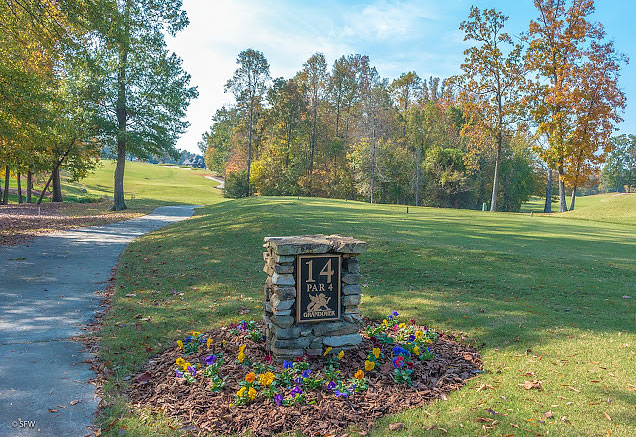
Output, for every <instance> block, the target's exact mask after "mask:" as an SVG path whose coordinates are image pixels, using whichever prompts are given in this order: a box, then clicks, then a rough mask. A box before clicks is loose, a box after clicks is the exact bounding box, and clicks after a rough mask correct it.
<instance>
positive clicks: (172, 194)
mask: <svg viewBox="0 0 636 437" xmlns="http://www.w3.org/2000/svg"><path fill="white" fill-rule="evenodd" d="M114 175H115V161H111V160H102V161H100V163H99V164H98V166H97V168H96V169H95V170H94V171H93V172H91V173H90V174H89V175H88V176H87V177H86V178H84V179H82V180H81V181H78V182H70V181H69V178H68V176H67V175H66V174H65V173H62V195H63V197H64V200H65V202H69V203H84V202H97V201H100V200H102V199H103V198H108V199H110V200H111V201H112V198H113V178H114ZM212 175H214V173H212V172H210V171H209V170H206V169H198V168H189V167H179V166H175V165H155V164H147V163H144V162H131V161H126V168H125V173H124V193H125V199H126V205H127V206H128V208H129V209H130V210H132V211H138V212H144V213H145V212H150V211H152V210H153V209H154V208H156V207H158V206H162V205H177V204H196V205H209V204H212V203H216V202H218V201H219V200H221V196H222V192H221V190H218V189H216V186H217V185H218V183H217V182H215V181H213V180H210V179H207V178H206V177H205V176H212ZM22 182H23V184H22V189H23V195H24V196H26V179H23V181H22ZM9 186H10V187H11V188H16V187H17V183H16V180H15V178H12V179H11V180H10V184H9ZM35 188H36V189H41V188H43V185H42V186H40V185H36V186H35ZM17 200H18V198H17V196H16V195H13V194H12V195H11V196H10V197H9V201H10V202H11V203H16V202H17ZM36 200H37V196H36V197H35V199H34V202H35V201H36ZM45 200H47V199H45ZM98 209H99V210H100V211H101V210H103V211H102V212H104V213H107V209H108V206H107V205H100V206H99V207H98ZM76 213H77V211H76V210H75V209H73V210H72V211H71V212H70V214H71V215H73V214H76Z"/></svg>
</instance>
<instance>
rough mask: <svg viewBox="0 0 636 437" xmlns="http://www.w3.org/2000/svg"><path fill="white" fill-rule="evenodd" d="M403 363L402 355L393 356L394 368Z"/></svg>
mask: <svg viewBox="0 0 636 437" xmlns="http://www.w3.org/2000/svg"><path fill="white" fill-rule="evenodd" d="M403 365H404V357H402V356H398V357H395V358H393V367H395V368H396V369H399V368H400V367H402V366H403Z"/></svg>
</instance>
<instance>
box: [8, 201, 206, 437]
mask: <svg viewBox="0 0 636 437" xmlns="http://www.w3.org/2000/svg"><path fill="white" fill-rule="evenodd" d="M194 208H195V206H163V207H160V208H157V209H155V211H154V212H153V213H152V214H149V215H146V216H143V217H140V218H138V219H133V220H127V221H124V222H119V223H112V224H109V225H105V226H91V227H85V228H79V229H74V230H70V231H64V232H58V233H53V234H49V235H46V236H43V237H37V238H35V239H33V240H31V241H30V242H29V243H27V244H25V245H20V246H13V247H0V435H1V436H7V435H8V436H14V435H17V436H24V435H39V436H84V435H87V434H90V430H89V429H88V428H87V426H90V425H91V424H92V421H93V417H94V412H95V410H96V408H97V403H98V399H96V398H95V395H94V386H93V385H92V384H90V383H88V382H87V381H88V380H89V379H90V378H92V377H94V376H95V375H94V374H93V372H92V371H91V370H90V369H89V364H87V363H83V362H82V361H83V360H86V359H89V358H91V356H90V354H88V353H87V352H86V351H85V350H84V349H83V347H82V345H81V344H80V343H77V342H74V341H70V340H68V339H69V338H70V337H73V336H76V335H79V334H81V333H82V331H81V327H82V326H83V325H86V324H87V323H88V322H90V321H91V320H92V319H93V316H94V314H95V311H96V310H97V309H98V306H99V297H98V295H97V294H96V293H95V292H96V291H98V290H102V289H103V288H104V287H105V285H106V281H108V279H109V277H110V273H111V269H112V268H113V266H114V265H115V264H116V263H117V260H118V259H119V255H120V254H121V253H122V251H123V250H124V248H125V247H126V244H128V243H129V242H130V241H132V240H134V239H135V238H136V237H138V236H140V235H143V234H145V233H147V232H150V231H153V230H155V229H158V228H160V227H162V226H166V225H168V224H171V223H174V222H176V221H180V220H184V219H187V218H188V217H190V216H192V214H193V212H194ZM78 400H79V402H77V401H78ZM71 403H73V404H74V405H71ZM49 409H51V410H57V411H54V412H51V411H50V410H49Z"/></svg>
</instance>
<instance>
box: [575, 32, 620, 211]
mask: <svg viewBox="0 0 636 437" xmlns="http://www.w3.org/2000/svg"><path fill="white" fill-rule="evenodd" d="M598 32H601V33H603V30H602V28H599V29H598ZM597 38H598V39H600V38H602V35H597ZM586 54H587V57H588V61H587V62H585V63H584V64H583V65H581V66H580V68H579V72H578V77H579V82H578V86H577V88H576V89H575V90H573V95H574V99H573V107H574V111H575V114H574V116H575V121H574V130H573V138H572V154H571V155H570V156H569V157H568V159H567V160H566V171H565V178H564V179H565V182H566V183H567V184H568V185H569V186H570V187H572V198H571V202H570V210H573V209H574V202H575V200H576V192H577V188H578V187H580V186H582V185H583V184H585V183H587V182H588V181H589V180H590V178H591V177H592V176H593V175H594V174H596V173H597V170H598V168H599V166H600V164H602V163H603V162H604V161H605V158H606V155H607V153H608V152H609V151H610V150H611V149H612V146H613V143H612V142H611V141H610V137H611V135H612V133H613V131H614V126H615V125H616V124H617V123H619V122H620V121H622V119H621V117H620V116H619V110H622V109H624V108H625V95H624V93H623V92H622V91H621V90H620V89H619V88H618V75H619V71H620V64H621V63H622V62H624V56H622V55H620V54H617V53H616V52H615V50H614V46H613V43H611V42H609V43H605V44H600V43H598V42H592V43H591V45H590V47H589V49H588V50H586Z"/></svg>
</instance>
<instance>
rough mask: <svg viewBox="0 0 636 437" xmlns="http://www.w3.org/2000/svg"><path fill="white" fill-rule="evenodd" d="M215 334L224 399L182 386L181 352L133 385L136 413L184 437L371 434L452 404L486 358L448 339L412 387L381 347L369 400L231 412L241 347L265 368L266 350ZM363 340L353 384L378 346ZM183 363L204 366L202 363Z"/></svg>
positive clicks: (327, 393)
mask: <svg viewBox="0 0 636 437" xmlns="http://www.w3.org/2000/svg"><path fill="white" fill-rule="evenodd" d="M365 323H367V322H366V321H365ZM208 334H209V335H210V336H211V337H212V338H213V339H214V345H215V346H214V352H215V353H218V352H223V355H224V356H225V363H224V364H223V367H222V368H221V372H220V373H221V376H222V377H226V376H227V380H226V386H225V388H224V389H223V391H222V392H221V393H213V392H211V391H209V390H207V385H208V381H209V380H208V379H207V378H205V377H204V376H203V375H197V381H196V382H195V383H193V384H191V385H186V384H185V382H184V380H183V379H178V378H176V377H175V369H176V365H175V360H176V359H177V358H178V357H179V356H181V354H180V353H179V352H180V351H178V350H177V348H176V347H174V348H172V349H170V350H167V351H165V352H164V353H163V354H161V355H159V356H156V357H154V358H153V359H151V360H150V361H149V362H148V363H147V365H146V366H145V368H144V369H143V372H142V373H140V374H139V375H137V376H136V377H135V378H133V383H132V384H131V387H130V388H129V392H128V394H129V396H130V399H131V402H132V405H133V406H135V407H150V408H151V409H152V410H153V411H155V412H156V411H163V412H164V413H165V414H166V415H167V416H169V417H173V418H178V419H180V420H181V421H182V422H183V423H185V424H187V426H186V427H185V428H184V430H187V431H191V432H193V433H195V434H213V435H218V434H244V433H253V434H256V435H272V434H276V433H281V432H286V431H292V430H294V431H300V432H302V434H303V435H326V434H336V433H339V432H342V431H344V430H346V429H353V430H358V431H363V432H366V431H367V430H368V429H369V428H370V427H372V426H373V424H374V423H375V422H376V421H377V420H378V419H380V418H381V417H383V416H385V415H387V414H393V413H397V412H400V411H403V410H406V409H409V408H414V407H420V406H422V405H424V404H426V403H428V402H430V401H432V400H434V399H437V398H445V395H446V393H448V392H450V391H452V390H457V389H459V388H460V387H462V386H463V385H464V383H465V381H466V380H467V379H469V378H471V377H473V376H475V375H476V374H477V373H479V371H480V370H481V369H482V361H481V356H480V355H479V353H478V352H477V351H476V350H475V349H474V348H472V347H470V346H467V345H465V344H462V343H460V342H459V341H457V340H456V339H455V337H454V336H453V335H451V334H445V333H441V334H440V336H439V341H438V342H437V343H435V344H433V345H432V347H431V349H432V350H433V351H434V352H435V357H434V358H433V359H432V360H430V361H419V360H414V364H415V367H414V373H413V374H412V381H413V385H412V386H411V387H407V386H406V385H403V384H397V383H396V382H395V381H394V380H393V366H392V364H391V357H392V352H391V351H392V348H393V345H385V344H383V345H381V346H380V347H381V349H382V352H383V353H384V361H383V362H382V364H381V365H379V366H378V367H376V369H375V370H373V371H371V372H365V376H367V378H368V379H369V389H368V390H367V391H366V392H360V393H355V394H354V395H353V396H351V397H349V398H343V397H336V396H335V395H334V394H333V392H332V391H331V390H327V389H326V388H323V389H321V390H314V391H308V392H306V394H307V403H308V404H306V405H302V406H280V407H279V406H276V405H275V404H274V403H273V402H272V401H270V400H269V399H265V398H262V397H257V399H256V401H254V403H252V404H248V405H243V406H232V407H230V406H229V404H230V403H233V402H234V393H235V392H236V390H238V389H239V388H240V386H239V385H238V383H239V382H240V381H243V379H244V377H245V375H246V374H247V373H249V372H250V371H251V369H248V368H243V367H241V366H240V365H239V364H238V363H237V362H236V361H235V360H236V356H237V349H238V346H239V345H240V344H242V343H244V344H247V349H246V357H247V358H248V359H250V360H251V361H252V362H264V356H265V349H264V344H263V343H254V342H252V341H251V340H250V339H247V338H245V337H243V336H242V335H236V334H233V333H231V332H230V329H229V328H226V327H224V328H220V329H219V330H216V331H213V332H210V333H208ZM362 336H363V342H362V344H361V345H360V347H359V348H358V349H354V350H349V351H346V352H345V357H344V358H343V360H342V361H341V365H340V369H341V371H342V373H341V377H345V378H346V379H348V378H350V377H353V374H354V373H355V371H356V370H358V369H364V361H365V359H366V358H367V356H368V354H369V353H371V349H372V348H373V347H374V346H373V345H374V343H373V342H372V341H371V339H369V338H368V337H367V336H366V335H365V334H364V333H363V334H362ZM223 340H226V342H227V343H226V345H225V346H222V341H223ZM209 353H211V352H209V351H208V352H206V353H205V354H202V355H201V356H200V357H199V358H200V360H201V363H202V365H203V368H205V363H203V358H204V357H205V356H206V355H208V354H209ZM184 358H185V359H186V360H187V361H190V362H192V363H196V362H197V358H196V356H195V355H190V356H184ZM309 362H310V363H311V369H312V374H314V375H315V372H316V371H318V370H320V369H321V368H322V362H323V358H322V357H318V358H310V359H309ZM275 366H276V373H277V374H278V373H280V372H282V365H281V364H275ZM288 392H289V390H286V391H285V394H287V395H288ZM286 397H289V396H286Z"/></svg>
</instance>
